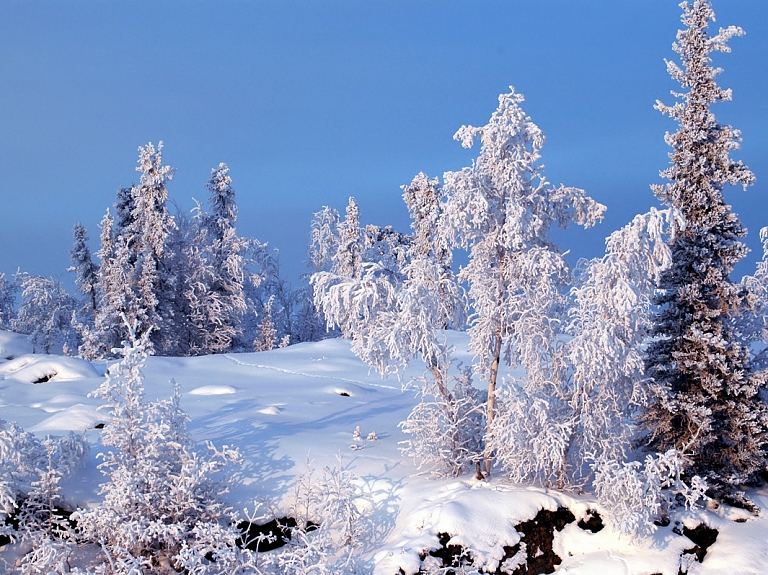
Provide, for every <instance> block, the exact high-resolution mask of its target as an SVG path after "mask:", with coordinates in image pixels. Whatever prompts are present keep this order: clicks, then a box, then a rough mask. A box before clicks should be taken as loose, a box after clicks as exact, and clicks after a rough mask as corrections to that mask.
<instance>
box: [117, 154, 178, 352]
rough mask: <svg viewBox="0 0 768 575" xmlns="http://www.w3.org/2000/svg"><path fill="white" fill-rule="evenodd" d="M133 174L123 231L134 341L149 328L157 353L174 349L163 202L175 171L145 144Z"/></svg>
mask: <svg viewBox="0 0 768 575" xmlns="http://www.w3.org/2000/svg"><path fill="white" fill-rule="evenodd" d="M136 171H137V172H140V173H141V176H140V178H139V184H138V185H136V186H133V187H132V188H131V197H132V198H133V202H134V205H133V209H132V210H131V217H132V221H131V222H130V224H129V226H128V227H127V228H126V229H125V230H124V233H125V236H124V239H125V240H126V243H127V245H128V248H129V249H130V251H131V252H132V253H133V254H135V264H134V267H133V270H132V277H131V286H132V288H133V297H134V299H135V301H136V310H137V312H138V314H137V319H138V322H137V323H136V327H135V329H136V337H138V338H140V337H141V334H143V333H144V332H145V331H147V330H149V329H150V326H156V329H153V337H152V339H153V341H152V344H153V345H155V346H157V350H158V351H162V350H164V349H166V348H170V347H171V346H172V345H173V321H174V303H175V302H174V290H173V283H174V280H175V278H174V276H173V270H172V269H170V266H169V265H167V263H168V262H169V261H170V258H169V256H170V255H171V254H166V250H165V247H166V246H165V243H166V239H167V238H168V235H169V234H170V233H171V230H172V229H173V228H174V227H175V223H174V221H173V217H172V216H171V215H170V213H169V212H168V209H167V207H166V205H165V203H166V200H167V199H168V190H167V188H166V184H167V183H168V181H169V180H170V179H171V178H172V177H173V173H174V169H173V168H171V167H169V166H164V165H163V143H162V142H160V143H159V144H158V146H157V149H155V147H154V145H153V144H152V143H151V142H150V143H148V144H147V145H146V146H144V147H141V146H140V147H139V160H138V166H137V167H136Z"/></svg>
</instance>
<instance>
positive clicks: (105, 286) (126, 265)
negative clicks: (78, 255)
mask: <svg viewBox="0 0 768 575" xmlns="http://www.w3.org/2000/svg"><path fill="white" fill-rule="evenodd" d="M114 223H115V220H114V217H113V216H112V214H111V213H110V211H109V209H107V213H106V214H104V217H103V218H102V220H101V224H100V227H101V235H100V240H101V247H100V249H99V251H98V252H96V255H97V256H98V257H99V259H100V260H101V265H100V266H99V269H98V272H97V276H96V277H97V281H96V312H95V314H94V319H93V326H92V327H89V326H87V325H86V326H84V329H83V343H82V345H81V346H80V349H79V352H80V357H82V358H83V359H87V360H94V359H98V358H105V357H113V355H114V354H113V352H112V350H113V349H115V348H118V347H120V343H121V342H122V341H123V340H124V339H125V336H126V332H125V329H124V325H125V324H124V322H123V320H122V319H121V316H122V315H125V316H126V317H127V318H134V317H136V315H137V313H138V312H137V309H136V301H135V300H134V298H133V291H132V289H131V282H130V277H131V251H130V250H129V249H128V245H127V243H126V242H125V239H124V238H123V236H122V235H119V236H117V237H115V236H114V234H113V227H114ZM129 321H130V320H129Z"/></svg>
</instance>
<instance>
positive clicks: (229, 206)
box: [163, 164, 250, 356]
mask: <svg viewBox="0 0 768 575" xmlns="http://www.w3.org/2000/svg"><path fill="white" fill-rule="evenodd" d="M231 183H232V178H231V177H230V176H229V168H228V167H227V166H226V164H219V167H218V168H216V169H214V170H212V173H211V178H210V180H209V181H208V183H207V184H206V188H207V189H208V190H209V191H210V192H211V196H210V198H209V200H208V203H209V206H210V212H206V211H204V210H203V208H202V206H201V205H200V204H198V206H197V207H196V208H195V210H194V212H195V216H194V218H192V219H190V218H189V217H188V216H187V215H186V214H183V213H178V214H176V216H175V221H176V230H174V231H173V232H171V234H170V236H169V238H168V251H169V252H170V253H171V254H172V255H171V261H170V264H169V267H170V268H171V269H172V270H173V276H174V282H175V292H176V298H175V302H176V313H175V314H174V316H175V317H174V325H175V338H174V341H173V346H172V347H171V348H169V349H165V350H163V352H164V353H168V354H170V355H187V356H188V355H203V354H209V353H222V352H225V351H231V350H232V349H234V348H236V346H237V344H238V342H239V340H240V339H241V338H242V334H243V316H244V315H245V313H246V309H247V306H246V298H245V291H244V286H245V282H246V276H247V265H248V258H247V250H248V248H249V245H250V241H249V240H247V239H245V238H242V237H240V236H238V234H237V231H236V230H235V227H234V223H235V221H236V219H237V206H236V204H235V191H234V189H233V188H232V186H231Z"/></svg>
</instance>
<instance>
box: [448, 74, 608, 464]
mask: <svg viewBox="0 0 768 575" xmlns="http://www.w3.org/2000/svg"><path fill="white" fill-rule="evenodd" d="M522 102H523V97H522V96H521V95H520V94H517V93H515V91H514V89H512V91H511V92H510V93H509V94H502V95H500V96H499V107H498V108H497V110H496V111H495V112H494V113H493V115H492V116H491V119H490V121H489V123H488V124H486V125H485V126H482V127H479V128H476V127H472V126H463V127H462V128H460V129H459V131H458V132H456V135H455V136H454V138H455V139H457V140H460V141H461V143H462V145H463V146H464V147H467V148H469V147H471V146H472V145H473V143H474V142H475V140H476V139H479V140H480V142H481V144H482V146H481V149H480V155H479V156H478V158H477V160H475V162H474V163H473V165H472V166H471V167H468V168H464V169H463V170H461V171H458V172H448V173H446V174H445V181H444V187H445V191H446V194H447V195H448V200H447V202H446V206H445V210H444V218H445V225H446V226H447V231H448V233H449V234H450V237H451V239H452V241H453V242H454V244H455V245H456V246H458V247H461V248H464V249H468V250H469V251H470V256H469V263H468V265H467V266H466V267H464V268H463V269H462V270H461V273H460V274H459V280H460V281H465V282H467V283H468V284H469V298H470V301H471V305H472V307H473V309H474V312H475V313H474V316H473V318H472V325H471V327H470V329H469V333H470V336H471V344H470V347H471V351H473V352H474V354H475V355H476V357H477V364H476V368H477V372H478V373H479V374H480V375H481V376H482V377H484V378H486V379H487V380H488V404H487V421H488V424H489V425H491V424H492V423H493V420H494V415H495V408H496V380H497V376H498V370H499V364H500V362H501V361H502V359H504V360H506V362H507V363H509V364H512V365H520V366H522V367H523V368H524V369H525V370H526V372H527V380H526V386H527V387H528V388H529V389H536V388H540V387H541V386H542V385H543V383H544V382H546V381H551V380H552V377H553V374H552V369H553V368H554V366H553V364H552V361H551V359H550V358H551V356H552V355H553V353H554V347H555V345H556V336H557V333H558V321H557V318H558V316H559V315H561V313H562V309H563V307H564V296H563V293H562V289H563V287H564V286H565V285H566V284H567V283H568V282H569V280H570V269H569V266H568V263H567V262H566V260H565V258H564V256H563V254H562V253H561V252H560V251H559V250H558V249H557V247H556V246H555V245H554V243H552V241H551V240H550V239H549V231H550V229H551V228H552V226H553V225H559V226H561V227H566V226H568V225H569V224H570V223H577V224H579V225H583V226H587V227H588V226H591V225H593V224H594V223H596V222H597V221H599V220H600V219H601V217H602V213H603V211H604V209H605V208H604V206H602V205H600V204H598V203H597V202H595V201H594V200H592V199H591V198H589V197H588V196H587V195H586V194H585V193H584V191H583V190H580V189H577V188H571V187H564V186H560V187H554V186H552V185H551V184H550V183H549V182H547V180H546V179H545V177H544V173H543V165H542V164H541V163H540V161H539V160H540V157H541V149H542V146H543V145H544V134H543V132H542V131H541V130H540V129H539V127H538V126H537V125H536V124H534V123H533V122H532V121H531V119H530V118H529V117H528V116H527V115H526V114H525V113H524V112H523V110H522V108H521V107H520V104H521V103H522ZM494 448H497V449H500V448H503V446H501V445H497V446H492V445H490V444H489V445H488V446H487V450H486V454H485V468H486V472H490V468H491V460H492V450H493V449H494Z"/></svg>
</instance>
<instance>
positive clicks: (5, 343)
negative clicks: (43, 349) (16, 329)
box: [0, 329, 32, 359]
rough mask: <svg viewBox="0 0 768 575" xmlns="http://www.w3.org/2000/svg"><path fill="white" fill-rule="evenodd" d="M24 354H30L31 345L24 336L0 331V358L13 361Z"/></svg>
mask: <svg viewBox="0 0 768 575" xmlns="http://www.w3.org/2000/svg"><path fill="white" fill-rule="evenodd" d="M25 353H32V344H31V343H29V340H28V339H27V336H26V335H21V334H19V333H13V332H12V331H6V330H4V329H0V358H2V359H13V358H14V357H18V356H20V355H24V354H25Z"/></svg>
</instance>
